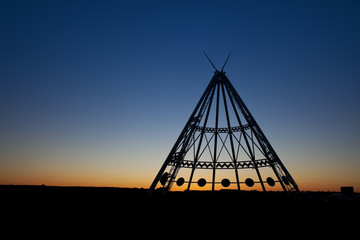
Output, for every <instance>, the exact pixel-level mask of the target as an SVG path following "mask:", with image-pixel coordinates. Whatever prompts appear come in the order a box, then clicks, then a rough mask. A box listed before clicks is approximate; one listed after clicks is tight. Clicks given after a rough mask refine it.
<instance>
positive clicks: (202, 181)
mask: <svg viewBox="0 0 360 240" xmlns="http://www.w3.org/2000/svg"><path fill="white" fill-rule="evenodd" d="M197 184H198V185H199V187H203V186H205V185H206V180H205V179H204V178H200V179H199V181H198V182H197Z"/></svg>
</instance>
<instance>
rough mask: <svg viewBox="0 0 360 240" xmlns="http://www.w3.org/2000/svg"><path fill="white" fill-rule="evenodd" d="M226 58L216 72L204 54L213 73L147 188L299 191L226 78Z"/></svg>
mask: <svg viewBox="0 0 360 240" xmlns="http://www.w3.org/2000/svg"><path fill="white" fill-rule="evenodd" d="M204 54H205V55H206V53H205V52H204ZM206 57H207V58H208V56H207V55H206ZM229 57H230V54H229V56H228V58H227V59H226V61H225V63H224V65H223V67H222V69H221V70H220V71H218V70H217V69H216V67H215V66H214V64H213V63H212V62H211V60H210V59H209V58H208V60H209V62H210V63H211V65H212V66H213V67H214V69H215V73H214V76H213V77H212V79H211V80H210V83H209V84H208V86H207V88H206V89H205V91H204V93H203V94H202V96H201V98H200V100H199V102H198V103H197V105H196V107H195V109H194V111H193V112H192V114H191V116H190V118H189V120H188V121H187V123H186V124H185V127H184V129H183V130H182V132H181V133H180V136H179V137H178V139H177V141H176V142H175V144H174V146H173V148H172V149H171V151H170V153H169V155H168V156H167V158H166V159H165V162H164V164H163V165H162V167H161V168H160V170H159V172H158V174H157V175H156V177H155V179H154V181H153V183H152V184H151V186H150V189H149V192H152V191H153V190H154V189H155V188H156V187H157V186H158V185H159V184H160V185H159V186H160V187H162V188H163V189H165V190H168V191H169V190H170V189H171V188H172V187H173V186H174V184H175V186H176V187H177V188H178V189H179V190H193V189H197V190H199V189H208V190H212V191H214V190H220V189H224V188H225V189H237V190H252V189H258V190H262V191H267V190H273V189H280V190H283V191H299V188H298V185H297V184H296V182H295V181H294V179H293V178H292V176H291V175H290V173H289V172H288V170H287V169H286V168H285V166H284V164H283V163H282V162H281V160H280V158H279V156H278V155H277V154H276V152H275V151H274V149H273V147H272V146H271V144H270V142H269V141H268V140H267V138H266V136H265V134H264V133H263V131H262V130H261V129H260V127H259V125H258V124H257V123H256V121H255V119H254V117H253V116H252V115H251V113H250V111H249V109H248V108H247V107H246V105H245V103H244V102H243V100H242V99H241V98H240V96H239V94H238V93H237V91H236V90H235V88H234V86H233V85H232V84H231V82H230V81H229V79H228V77H227V76H226V74H225V72H224V67H225V65H226V63H227V61H228V59H229ZM159 186H158V187H159ZM276 187H277V188H276Z"/></svg>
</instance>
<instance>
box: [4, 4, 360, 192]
mask: <svg viewBox="0 0 360 240" xmlns="http://www.w3.org/2000/svg"><path fill="white" fill-rule="evenodd" d="M359 12H360V2H359V1H347V0H345V1H344V0H338V1H330V0H324V1H316V0H311V1H304V0H301V1H296V0H294V1H256V0H251V1H250V0H249V1H225V0H221V1H193V0H192V1H184V0H181V1H137V0H135V1H134V0H131V1H130V0H129V1H64V0H62V1H60V0H59V1H44V0H43V1H36V0H34V1H16V0H3V1H1V2H0V31H1V38H0V82H1V87H0V113H1V115H0V184H46V185H65V186H70V185H77V186H114V187H145V188H147V187H149V186H150V184H151V182H152V180H153V178H154V177H155V175H156V173H157V171H158V170H159V168H160V167H161V165H162V163H163V162H164V160H165V158H166V156H167V154H168V153H169V151H170V149H171V147H172V145H173V144H174V143H175V141H176V139H177V137H178V135H179V133H180V132H181V130H182V128H183V126H184V125H185V123H186V121H187V119H188V117H189V116H190V114H191V112H192V110H193V109H194V107H195V105H196V103H197V101H198V99H199V98H200V96H201V94H202V93H203V91H204V90H205V87H206V86H207V84H208V82H209V81H210V79H211V77H212V75H213V69H212V67H211V65H210V64H209V62H208V61H207V60H206V58H205V57H204V55H203V53H202V51H203V50H205V51H206V52H207V53H208V55H209V57H210V58H211V59H212V60H213V62H214V64H215V65H216V66H218V68H220V67H221V65H222V64H223V62H224V61H225V59H226V57H227V55H228V53H229V52H230V51H231V52H232V55H231V57H230V59H229V62H228V64H227V66H226V69H225V71H226V72H227V76H228V77H229V79H230V81H231V82H232V83H233V85H234V86H235V88H236V89H237V91H238V93H239V94H240V96H241V97H242V99H243V100H244V102H245V104H246V105H247V106H248V108H249V110H250V111H251V113H252V114H253V116H254V117H255V119H256V120H257V122H258V124H259V125H260V127H261V128H262V130H263V132H264V133H265V135H266V136H267V138H268V139H269V141H270V142H271V144H272V146H273V147H274V149H275V151H276V152H277V153H278V155H279V156H280V158H281V160H282V162H283V163H284V164H285V166H286V167H287V169H288V170H289V172H290V173H291V174H292V176H293V178H294V179H295V181H296V182H297V183H298V185H299V188H300V190H339V189H340V186H348V185H349V186H354V187H355V191H360V157H359V154H358V153H357V151H358V149H359V147H360V126H359V123H360V107H359V106H360V96H359V94H360V44H359V43H360V30H359V29H360V14H359ZM240 174H241V173H240Z"/></svg>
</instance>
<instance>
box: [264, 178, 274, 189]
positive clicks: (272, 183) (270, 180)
mask: <svg viewBox="0 0 360 240" xmlns="http://www.w3.org/2000/svg"><path fill="white" fill-rule="evenodd" d="M266 182H267V183H268V184H269V186H271V187H273V186H275V181H274V179H272V178H271V177H268V178H267V179H266Z"/></svg>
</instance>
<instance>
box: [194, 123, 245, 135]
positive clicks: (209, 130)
mask: <svg viewBox="0 0 360 240" xmlns="http://www.w3.org/2000/svg"><path fill="white" fill-rule="evenodd" d="M243 127H244V129H245V130H247V129H249V128H250V126H249V125H248V124H246V125H243ZM195 130H196V131H200V132H201V131H203V130H204V127H201V126H197V127H196V129H195ZM215 131H216V128H212V127H205V132H207V133H214V132H215ZM240 131H241V127H240V126H236V127H231V132H240ZM228 132H230V131H229V128H227V127H225V128H218V133H228Z"/></svg>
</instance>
